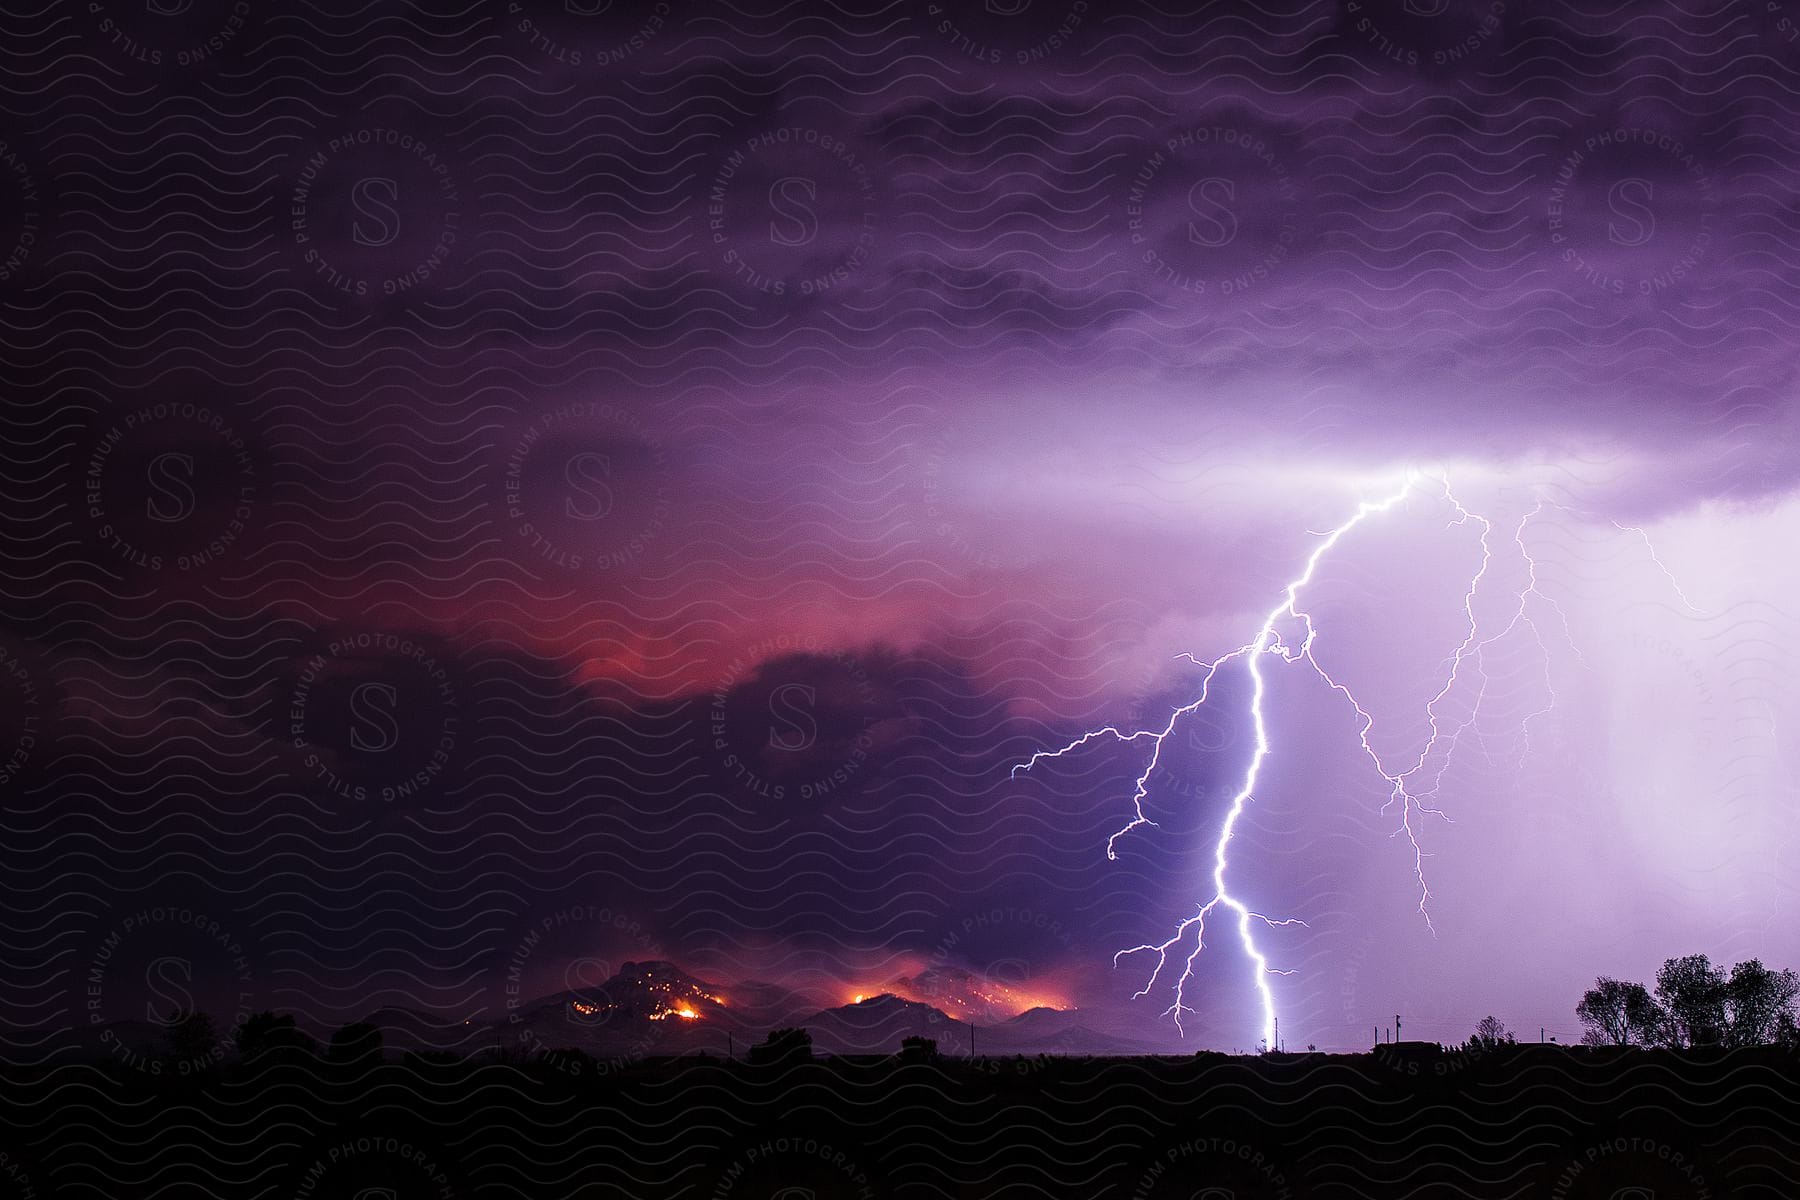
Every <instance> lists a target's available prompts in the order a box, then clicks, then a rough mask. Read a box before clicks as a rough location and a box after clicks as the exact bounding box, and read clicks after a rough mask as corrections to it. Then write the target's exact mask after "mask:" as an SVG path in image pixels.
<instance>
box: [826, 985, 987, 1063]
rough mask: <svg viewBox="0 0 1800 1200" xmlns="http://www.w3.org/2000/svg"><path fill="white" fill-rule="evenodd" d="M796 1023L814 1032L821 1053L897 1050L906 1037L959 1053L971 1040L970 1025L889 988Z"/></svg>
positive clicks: (944, 1051)
mask: <svg viewBox="0 0 1800 1200" xmlns="http://www.w3.org/2000/svg"><path fill="white" fill-rule="evenodd" d="M796 1024H798V1025H799V1026H800V1027H801V1028H803V1029H805V1030H806V1031H807V1032H808V1033H810V1034H812V1039H813V1050H814V1052H815V1053H819V1054H893V1053H895V1052H896V1051H898V1050H899V1049H900V1040H901V1039H902V1038H908V1037H923V1038H931V1039H932V1040H934V1041H936V1042H937V1043H938V1049H939V1051H940V1052H942V1053H956V1052H957V1051H958V1050H959V1049H962V1048H966V1047H967V1046H968V1044H969V1027H968V1025H967V1024H965V1023H964V1022H962V1021H957V1020H954V1019H952V1018H951V1017H949V1016H948V1015H946V1014H945V1013H944V1012H943V1011H942V1010H941V1009H937V1008H933V1007H932V1006H931V1005H929V1004H921V1003H919V1002H918V1001H916V1000H906V999H903V998H902V997H899V996H896V995H894V994H893V993H891V992H883V993H882V994H881V995H879V996H871V997H869V998H868V999H866V1000H860V1001H858V1002H856V1003H855V1004H845V1005H842V1006H840V1007H838V1008H827V1009H823V1010H821V1011H819V1012H816V1013H814V1014H813V1015H812V1016H810V1017H808V1018H806V1019H805V1020H802V1021H798V1022H796Z"/></svg>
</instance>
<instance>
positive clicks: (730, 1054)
mask: <svg viewBox="0 0 1800 1200" xmlns="http://www.w3.org/2000/svg"><path fill="white" fill-rule="evenodd" d="M725 1057H726V1058H736V1057H737V1047H736V1046H734V1045H732V1042H731V1030H729V1029H727V1030H726V1031H725Z"/></svg>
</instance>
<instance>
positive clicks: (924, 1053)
mask: <svg viewBox="0 0 1800 1200" xmlns="http://www.w3.org/2000/svg"><path fill="white" fill-rule="evenodd" d="M937 1056H938V1044H937V1039H936V1038H928V1037H903V1038H901V1039H900V1057H901V1058H903V1059H905V1060H906V1061H908V1062H933V1061H935V1060H936V1059H937Z"/></svg>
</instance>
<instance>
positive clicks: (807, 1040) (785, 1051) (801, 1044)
mask: <svg viewBox="0 0 1800 1200" xmlns="http://www.w3.org/2000/svg"><path fill="white" fill-rule="evenodd" d="M811 1057H812V1034H810V1033H808V1032H806V1030H804V1029H776V1030H772V1031H771V1032H770V1033H769V1036H768V1037H766V1038H764V1039H763V1040H762V1042H761V1043H759V1044H758V1045H755V1046H752V1047H750V1061H751V1062H753V1063H776V1062H790V1061H799V1062H804V1061H806V1060H807V1059H809V1058H811Z"/></svg>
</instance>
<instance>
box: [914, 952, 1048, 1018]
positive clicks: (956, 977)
mask: <svg viewBox="0 0 1800 1200" xmlns="http://www.w3.org/2000/svg"><path fill="white" fill-rule="evenodd" d="M887 990H889V991H891V992H893V993H894V994H896V995H899V996H905V997H906V998H907V999H909V1000H917V1001H919V1002H920V1003H922V1004H929V1005H932V1006H933V1007H935V1008H938V1009H941V1010H943V1011H944V1012H945V1013H948V1014H950V1015H951V1016H954V1017H956V1018H958V1019H960V1020H964V1021H972V1022H974V1023H975V1024H977V1025H993V1024H997V1023H999V1022H1001V1021H1005V1020H1009V1019H1011V1018H1012V1017H1013V1016H1015V1015H1017V1014H1019V1013H1021V1012H1024V1011H1026V1010H1027V1009H1032V1008H1052V1009H1054V1008H1060V1007H1061V1006H1060V1005H1052V1004H1050V1003H1048V1001H1047V998H1046V997H1043V996H1041V995H1038V994H1037V993H1035V992H1033V991H1032V990H1031V989H1030V988H1029V987H1027V986H1026V985H1023V984H1018V985H1015V984H1008V983H1003V982H1001V981H1000V980H997V979H991V978H989V977H987V976H985V975H980V974H977V973H976V972H974V971H968V970H964V969H963V968H962V967H951V966H934V967H927V968H926V969H925V970H923V971H920V972H919V973H918V974H917V975H913V976H905V975H903V976H901V977H899V978H898V979H895V980H894V981H892V982H891V983H889V984H888V985H887Z"/></svg>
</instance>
